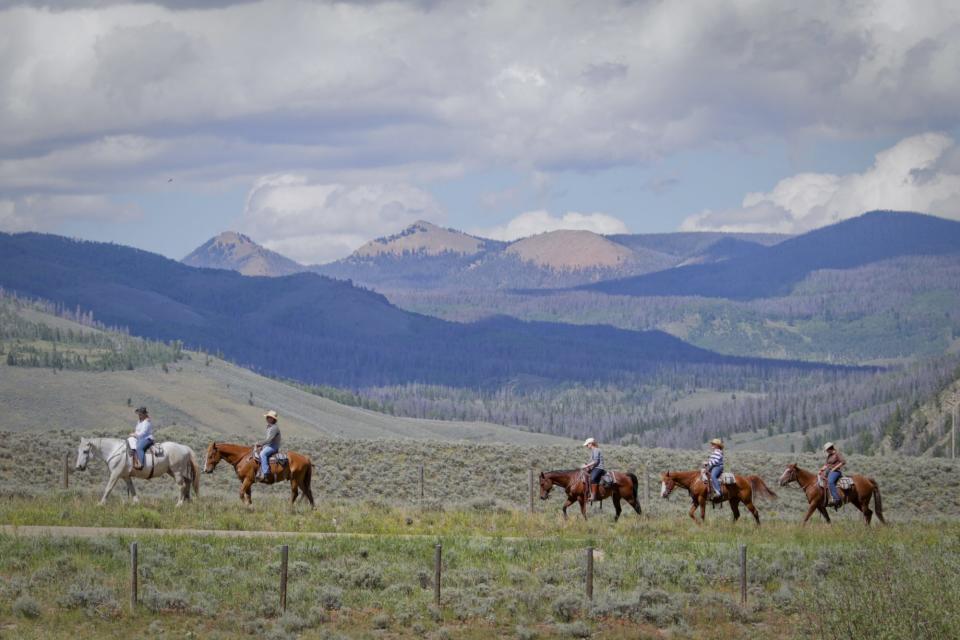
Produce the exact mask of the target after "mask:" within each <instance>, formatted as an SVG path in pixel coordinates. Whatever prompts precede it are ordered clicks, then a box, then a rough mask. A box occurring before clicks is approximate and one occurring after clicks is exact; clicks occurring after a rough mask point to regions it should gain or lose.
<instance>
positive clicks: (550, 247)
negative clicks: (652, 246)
mask: <svg viewBox="0 0 960 640" xmlns="http://www.w3.org/2000/svg"><path fill="white" fill-rule="evenodd" d="M507 252H508V253H512V254H514V255H516V256H518V257H519V258H520V259H521V260H524V261H526V262H533V263H534V264H536V265H538V266H541V267H547V268H550V269H555V270H558V271H576V270H579V269H609V268H615V267H620V266H623V265H625V264H627V263H628V262H630V261H631V260H632V259H633V257H634V253H633V251H631V250H630V249H628V248H627V247H625V246H623V245H621V244H617V243H616V242H613V241H612V240H609V239H607V238H605V237H603V236H601V235H599V234H596V233H594V232H592V231H573V230H567V229H561V230H559V231H548V232H546V233H541V234H538V235H535V236H530V237H527V238H522V239H520V240H517V241H516V242H514V243H513V244H511V245H510V246H509V247H507Z"/></svg>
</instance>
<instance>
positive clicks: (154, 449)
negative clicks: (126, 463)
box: [127, 436, 163, 458]
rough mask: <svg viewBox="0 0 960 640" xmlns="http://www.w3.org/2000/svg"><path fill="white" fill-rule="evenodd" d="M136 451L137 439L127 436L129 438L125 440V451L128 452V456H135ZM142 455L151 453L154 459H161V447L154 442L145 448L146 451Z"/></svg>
mask: <svg viewBox="0 0 960 640" xmlns="http://www.w3.org/2000/svg"><path fill="white" fill-rule="evenodd" d="M136 450H137V439H136V438H134V437H133V436H129V437H128V438H127V451H128V452H129V454H130V455H131V456H133V455H136ZM144 453H152V454H153V455H155V456H156V457H158V458H162V457H163V447H161V446H160V445H158V444H157V443H156V442H154V443H153V444H151V445H150V446H149V447H147V450H146V451H144Z"/></svg>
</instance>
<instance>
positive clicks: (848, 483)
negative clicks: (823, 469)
mask: <svg viewBox="0 0 960 640" xmlns="http://www.w3.org/2000/svg"><path fill="white" fill-rule="evenodd" d="M817 486H818V487H820V488H821V489H822V488H824V487H826V486H827V479H826V478H824V477H823V476H817ZM837 487H839V488H840V489H844V490H846V489H852V488H853V478H851V477H850V476H840V479H839V480H837Z"/></svg>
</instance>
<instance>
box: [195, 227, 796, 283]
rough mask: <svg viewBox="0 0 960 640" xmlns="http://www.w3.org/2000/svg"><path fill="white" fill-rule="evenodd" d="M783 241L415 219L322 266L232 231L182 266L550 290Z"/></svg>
mask: <svg viewBox="0 0 960 640" xmlns="http://www.w3.org/2000/svg"><path fill="white" fill-rule="evenodd" d="M786 237H787V236H779V235H773V234H722V233H676V234H649V235H623V236H602V235H599V234H596V233H593V232H590V231H571V230H558V231H550V232H546V233H542V234H538V235H534V236H530V237H527V238H521V239H519V240H516V241H514V242H503V241H498V240H490V239H487V238H480V237H477V236H473V235H470V234H467V233H464V232H462V231H457V230H453V229H445V228H442V227H439V226H437V225H434V224H432V223H430V222H426V221H422V220H421V221H418V222H415V223H414V224H412V225H410V226H409V227H407V228H405V229H403V230H402V231H400V232H399V233H396V234H394V235H391V236H386V237H382V238H376V239H374V240H371V241H370V242H368V243H367V244H365V245H363V246H362V247H360V248H359V249H357V250H356V251H355V252H354V253H352V254H351V255H350V256H348V257H346V258H344V259H342V260H338V261H336V262H332V263H329V264H323V265H301V264H297V263H296V262H294V261H292V260H289V259H288V258H284V257H283V256H281V255H279V254H277V253H275V252H273V251H270V250H269V249H266V248H265V247H261V246H259V245H256V244H255V243H253V241H251V240H250V239H249V238H248V237H247V236H244V235H242V234H239V233H236V232H225V233H223V234H220V235H219V236H217V237H215V238H212V239H211V240H208V241H207V242H206V243H204V244H203V245H201V246H200V247H198V248H197V249H195V250H194V251H193V252H192V253H191V254H190V255H188V256H187V257H185V258H184V259H183V262H184V263H185V264H189V265H191V266H196V267H209V268H217V269H230V270H233V271H238V272H240V273H243V274H244V275H265V276H283V275H289V274H290V273H294V272H299V271H309V272H313V273H318V274H321V275H327V276H330V277H333V278H338V279H342V280H351V281H352V282H356V283H358V284H361V285H363V286H367V287H371V288H374V289H377V290H380V291H385V290H395V289H403V290H431V289H446V290H451V289H470V288H473V289H477V288H482V289H513V288H518V287H519V288H523V287H531V288H550V287H569V286H576V285H580V284H584V283H590V282H597V281H601V280H606V279H611V278H619V277H625V276H631V275H638V274H644V273H650V272H654V271H660V270H664V269H669V268H672V267H676V266H679V265H682V264H690V263H712V262H715V261H718V260H726V259H728V258H730V257H732V256H738V255H743V254H747V253H750V252H751V251H753V250H755V249H759V248H761V247H763V246H766V245H769V244H773V243H777V242H780V241H782V240H783V239H784V238H786Z"/></svg>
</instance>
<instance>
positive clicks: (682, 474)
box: [660, 471, 777, 526]
mask: <svg viewBox="0 0 960 640" xmlns="http://www.w3.org/2000/svg"><path fill="white" fill-rule="evenodd" d="M734 478H736V484H728V485H723V496H722V497H721V498H719V499H718V500H716V502H724V501H729V502H730V510H731V511H733V521H734V522H736V521H737V520H739V519H740V503H741V502H742V503H743V504H744V505H745V506H746V507H747V509H749V511H750V513H752V514H753V519H754V520H756V521H757V525H758V526H759V525H760V512H758V511H757V508H756V507H755V506H754V505H753V496H754V494H756V495H757V496H760V497H766V498H776V497H777V494H775V493H774V492H773V491H771V490H770V487H768V486H767V485H766V483H765V482H764V481H763V478H761V477H760V476H746V477H744V476H734ZM660 480H661V484H660V497H661V498H664V499H666V498H669V497H670V493H671V492H673V490H674V489H675V488H676V487H677V486H678V485H679V486H681V487H683V488H684V489H686V490H687V492H688V493H689V494H690V500H691V501H692V502H693V506H691V507H690V517H691V518H692V519H693V521H694V522H696V523H697V524H703V521H704V519H705V518H706V515H707V501H708V500H710V485H709V484H708V483H705V482H704V481H703V480H702V478H701V476H700V471H665V472H663V473H662V474H661V475H660ZM708 482H709V481H708ZM697 507H700V520H699V521H698V520H697V517H696V515H695V514H696V511H697Z"/></svg>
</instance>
